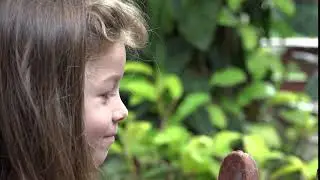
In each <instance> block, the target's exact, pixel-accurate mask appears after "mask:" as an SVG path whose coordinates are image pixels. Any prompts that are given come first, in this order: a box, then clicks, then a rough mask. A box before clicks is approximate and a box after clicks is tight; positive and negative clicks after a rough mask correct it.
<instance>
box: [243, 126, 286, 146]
mask: <svg viewBox="0 0 320 180" xmlns="http://www.w3.org/2000/svg"><path fill="white" fill-rule="evenodd" d="M248 131H249V133H250V134H256V135H260V136H262V138H263V139H264V141H265V142H266V144H267V145H268V147H270V148H280V147H281V138H280V136H279V134H278V132H277V130H276V129H275V128H274V127H273V126H272V125H269V124H254V125H252V126H249V127H248Z"/></svg>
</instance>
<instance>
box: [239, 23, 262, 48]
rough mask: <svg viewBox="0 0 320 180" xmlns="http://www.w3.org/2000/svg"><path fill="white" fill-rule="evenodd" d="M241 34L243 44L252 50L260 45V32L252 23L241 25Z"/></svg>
mask: <svg viewBox="0 0 320 180" xmlns="http://www.w3.org/2000/svg"><path fill="white" fill-rule="evenodd" d="M239 30H240V35H241V38H242V42H243V46H244V48H245V49H247V50H249V51H250V50H252V49H254V48H255V47H256V46H257V45H258V41H259V39H258V32H257V30H256V29H255V27H254V26H252V25H245V26H242V27H240V29H239Z"/></svg>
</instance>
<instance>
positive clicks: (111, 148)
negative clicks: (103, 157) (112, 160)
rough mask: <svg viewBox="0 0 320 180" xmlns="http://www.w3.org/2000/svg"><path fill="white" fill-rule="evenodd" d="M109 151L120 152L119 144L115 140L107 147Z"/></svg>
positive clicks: (121, 150)
mask: <svg viewBox="0 0 320 180" xmlns="http://www.w3.org/2000/svg"><path fill="white" fill-rule="evenodd" d="M109 152H110V153H115V154H120V153H122V152H123V149H122V147H121V145H120V144H119V143H118V142H115V143H113V144H112V145H111V147H110V149H109Z"/></svg>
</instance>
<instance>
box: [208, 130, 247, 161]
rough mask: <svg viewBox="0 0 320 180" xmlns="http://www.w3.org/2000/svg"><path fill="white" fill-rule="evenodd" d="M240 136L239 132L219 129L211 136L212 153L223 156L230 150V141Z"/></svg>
mask: <svg viewBox="0 0 320 180" xmlns="http://www.w3.org/2000/svg"><path fill="white" fill-rule="evenodd" d="M240 138H241V134H240V133H238V132H232V131H221V132H219V133H217V134H215V135H214V137H213V140H212V141H213V154H214V155H215V156H217V157H220V158H224V157H225V156H226V155H227V154H229V153H230V152H231V151H232V147H231V145H232V143H233V142H234V141H236V140H239V139H240Z"/></svg>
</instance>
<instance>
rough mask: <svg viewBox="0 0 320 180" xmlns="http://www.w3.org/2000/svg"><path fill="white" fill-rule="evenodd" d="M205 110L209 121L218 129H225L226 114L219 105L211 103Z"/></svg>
mask: <svg viewBox="0 0 320 180" xmlns="http://www.w3.org/2000/svg"><path fill="white" fill-rule="evenodd" d="M207 111H208V113H209V117H210V120H211V123H212V124H213V125H214V126H217V127H218V128H220V129H225V128H226V127H227V120H226V115H225V114H224V112H223V110H222V109H221V108H220V107H219V106H217V105H215V104H211V105H209V106H208V107H207Z"/></svg>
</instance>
